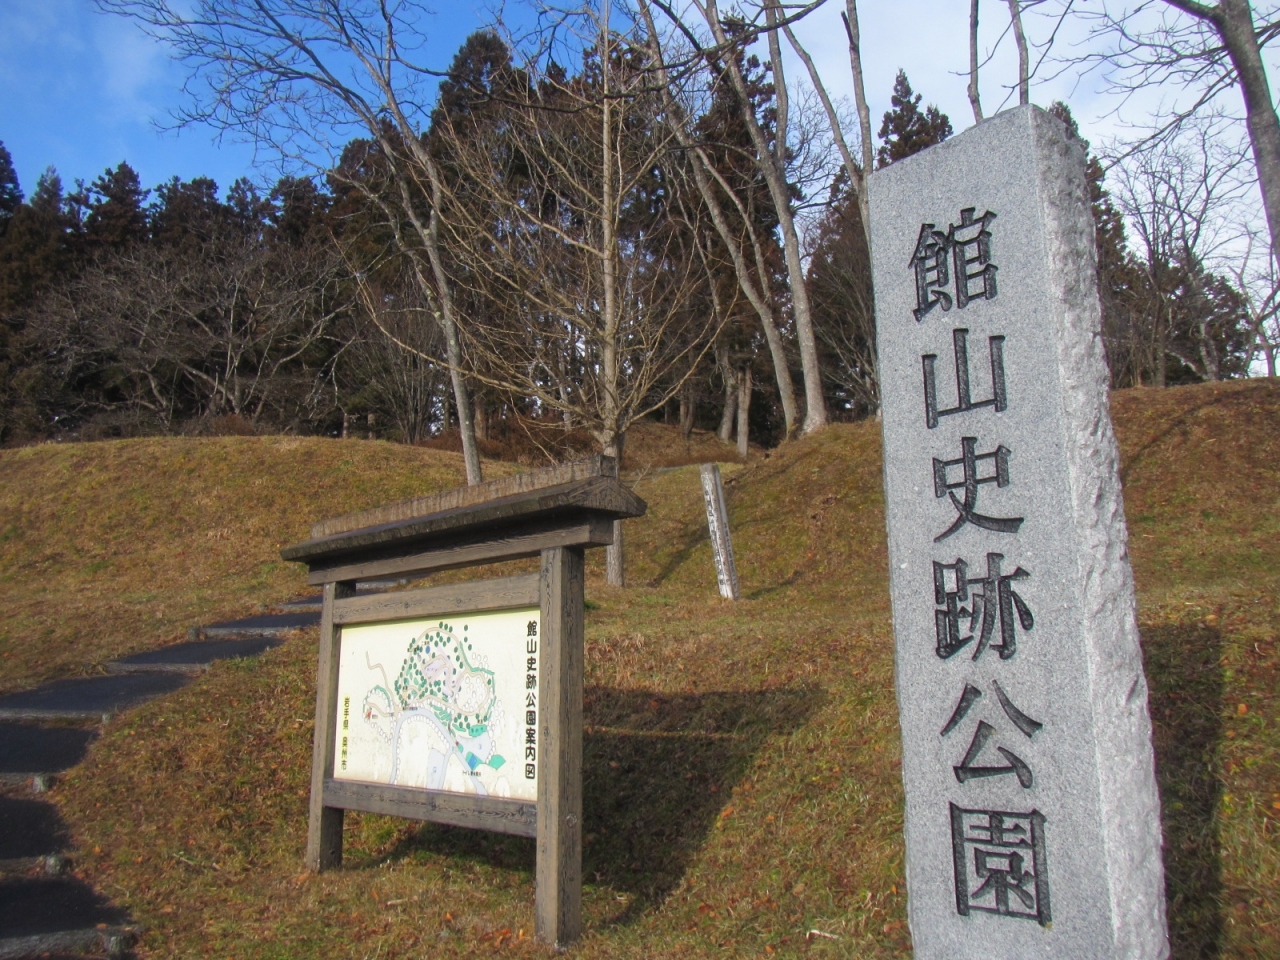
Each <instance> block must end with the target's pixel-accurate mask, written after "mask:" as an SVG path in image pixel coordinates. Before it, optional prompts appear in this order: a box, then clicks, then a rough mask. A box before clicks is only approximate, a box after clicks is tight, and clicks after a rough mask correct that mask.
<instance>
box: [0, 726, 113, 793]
mask: <svg viewBox="0 0 1280 960" xmlns="http://www.w3.org/2000/svg"><path fill="white" fill-rule="evenodd" d="M95 736H97V733H96V732H95V731H94V730H91V729H87V728H84V727H66V726H60V727H51V726H39V725H37V724H34V723H0V785H12V786H18V785H32V783H33V781H36V780H38V781H40V782H39V783H37V784H35V786H36V787H37V789H40V790H43V789H47V788H48V785H49V780H50V779H51V778H52V777H53V775H55V774H58V773H61V772H62V771H63V770H66V769H69V768H70V767H74V766H75V765H76V764H77V763H79V762H80V761H81V760H83V759H84V754H85V751H86V750H87V749H88V748H89V742H90V741H91V740H93V738H94V737H95Z"/></svg>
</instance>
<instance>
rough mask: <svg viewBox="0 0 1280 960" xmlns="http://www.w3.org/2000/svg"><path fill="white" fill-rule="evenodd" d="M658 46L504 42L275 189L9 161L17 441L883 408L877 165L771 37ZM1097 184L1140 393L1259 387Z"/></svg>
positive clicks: (746, 425) (901, 137) (587, 426)
mask: <svg viewBox="0 0 1280 960" xmlns="http://www.w3.org/2000/svg"><path fill="white" fill-rule="evenodd" d="M642 27H643V25H642V24H641V25H638V27H637V29H636V31H635V32H633V33H630V34H620V33H616V32H614V31H612V30H600V31H599V32H598V34H597V35H596V37H595V38H594V40H593V42H591V43H587V44H585V45H584V47H583V50H584V52H582V53H580V61H579V62H577V63H576V64H575V66H574V68H573V69H569V68H567V67H564V66H559V65H557V64H556V63H554V62H551V63H550V65H549V66H548V67H546V68H545V69H543V70H540V71H536V72H535V71H533V70H532V69H531V68H528V67H522V66H520V65H518V64H516V63H515V62H514V60H513V57H512V51H511V50H510V49H508V48H507V46H506V45H505V44H504V43H503V42H502V41H501V40H500V39H499V38H498V36H497V35H496V34H495V33H492V32H489V31H484V32H480V33H477V34H475V35H473V36H472V37H470V38H469V39H468V40H467V41H466V43H465V44H464V45H463V47H462V48H461V49H460V50H459V51H458V53H457V55H456V57H455V58H454V61H453V64H452V66H451V68H450V71H449V73H448V77H447V79H446V80H444V81H443V82H442V83H441V84H440V87H439V91H438V97H437V99H436V101H435V106H434V108H433V109H432V110H431V112H430V114H429V117H428V118H427V120H426V122H425V123H423V124H422V125H421V127H419V126H418V125H416V124H415V121H414V119H413V118H412V117H411V116H409V115H407V114H406V113H404V112H402V111H401V107H402V106H403V105H402V104H400V103H398V102H395V101H392V102H391V104H390V106H389V107H386V108H384V109H383V110H382V111H380V112H379V113H378V114H377V115H376V116H374V117H371V118H368V124H367V126H368V129H369V133H370V135H369V136H368V137H363V138H358V139H355V140H352V141H351V142H350V143H349V144H348V145H347V147H346V149H345V150H344V151H343V153H342V157H341V161H340V162H339V163H338V164H336V165H335V166H334V167H333V168H332V169H329V170H327V171H324V172H323V174H321V175H317V176H316V177H315V178H306V177H285V178H283V179H281V180H279V181H278V182H277V183H276V184H275V185H274V186H273V187H271V188H270V189H269V190H263V191H260V190H259V189H258V188H257V187H255V185H254V184H253V183H251V182H250V181H249V180H247V179H242V180H239V181H237V182H236V183H234V184H233V185H231V187H230V188H229V189H228V190H226V191H225V193H223V194H220V193H219V189H218V186H217V185H216V184H215V183H214V182H213V181H212V180H209V179H206V178H197V179H194V180H191V181H181V180H179V179H176V178H175V179H173V180H171V181H169V182H167V183H164V184H161V185H159V186H157V187H155V188H154V189H150V190H148V189H144V188H143V187H142V185H141V184H140V183H139V180H138V176H137V174H136V173H135V172H134V171H133V170H132V169H131V168H130V167H129V166H128V164H126V163H121V164H120V165H119V166H118V167H116V168H115V169H114V170H110V171H107V172H105V173H104V174H103V175H102V176H100V177H99V178H98V179H96V180H94V181H93V182H92V183H90V184H87V185H86V184H83V183H78V184H76V185H75V187H74V189H72V190H70V191H67V190H66V189H65V188H64V186H63V184H62V183H61V181H60V180H59V178H58V176H57V174H56V173H55V172H53V171H52V170H50V171H48V172H46V174H45V175H44V176H42V177H41V178H40V180H39V182H38V183H37V184H36V185H35V187H34V189H33V191H32V192H31V195H30V196H29V197H25V196H24V193H23V192H22V190H21V188H20V185H19V183H18V181H17V177H16V175H15V173H14V169H13V165H12V162H11V158H10V157H9V155H8V153H7V152H6V151H5V150H4V149H3V146H2V145H0V321H2V322H0V442H2V443H6V444H13V443H21V442H27V441H31V440H35V439H41V438H49V437H75V438H98V437H109V436H124V435H135V434H141V433H171V432H200V431H219V432H227V431H293V432H303V433H327V434H336V433H339V432H340V431H342V430H343V429H344V425H345V424H346V423H347V422H349V421H350V419H351V418H352V417H358V418H359V419H360V421H361V430H362V432H364V431H366V430H370V429H371V430H373V431H374V432H376V433H377V434H378V435H379V436H384V437H388V438H392V439H396V440H400V441H404V442H411V443H412V442H420V441H423V440H425V439H427V438H429V437H434V436H439V435H441V434H444V433H447V432H449V431H451V430H458V431H459V434H460V436H461V439H462V443H463V446H464V448H465V447H466V446H467V440H468V436H470V437H471V438H473V439H472V441H471V443H472V446H473V447H474V444H475V442H476V441H477V440H478V441H479V442H481V443H483V442H484V441H485V440H486V439H488V438H491V437H499V436H503V435H513V434H515V433H521V434H522V435H524V436H525V437H526V438H529V440H530V442H532V443H533V444H534V445H535V446H539V445H541V446H543V447H546V448H547V449H548V451H549V452H554V449H553V448H555V447H556V444H558V443H559V444H561V445H563V443H564V442H565V441H564V438H565V437H586V438H589V439H588V440H587V442H590V443H593V444H594V445H596V446H597V447H599V448H601V449H604V450H606V451H607V452H614V453H616V452H618V451H619V450H620V449H621V446H622V443H623V440H624V438H625V434H626V429H627V426H628V425H629V424H630V423H632V422H634V421H635V420H636V419H638V418H641V417H660V418H663V419H665V420H667V421H668V422H671V423H674V424H678V425H679V426H680V427H681V429H682V430H683V431H684V432H685V433H686V434H687V433H688V432H689V431H690V430H692V429H693V428H694V427H695V426H696V427H701V428H704V429H714V430H716V431H718V432H719V434H720V435H721V437H722V438H724V439H725V440H730V439H732V438H733V437H734V436H737V437H738V439H739V443H740V444H743V445H745V443H746V440H747V439H748V437H749V438H750V439H751V440H752V441H753V442H760V443H765V444H772V443H776V442H778V441H779V440H781V439H782V438H784V437H786V436H787V435H788V434H791V433H794V432H796V431H798V430H800V429H811V428H813V427H815V426H820V425H821V424H822V423H824V422H826V421H827V420H828V419H856V418H860V417H866V416H870V415H874V413H875V412H876V410H877V408H878V382H877V381H878V377H877V369H876V361H875V350H874V306H873V301H872V292H871V282H870V275H869V255H868V249H867V240H866V232H865V229H864V223H863V215H864V214H863V210H864V208H863V204H862V198H861V196H860V193H859V189H858V187H859V186H860V184H861V180H862V173H863V170H864V169H865V168H866V167H867V165H868V164H869V163H870V162H871V161H870V160H869V159H868V158H869V157H870V153H869V152H868V151H864V152H863V155H862V156H863V160H862V163H861V164H859V163H858V161H857V159H855V158H854V156H853V153H852V151H851V150H849V149H848V148H845V147H844V146H843V141H841V143H840V144H839V146H840V147H841V149H840V150H837V148H836V147H837V145H835V144H833V143H832V141H831V139H830V138H829V137H825V138H824V136H822V135H820V134H819V133H817V132H815V131H818V130H819V129H820V127H821V124H820V123H818V122H816V121H815V120H814V118H813V117H808V116H806V115H805V113H804V110H805V109H809V110H813V111H817V110H820V109H821V107H819V106H816V105H815V104H812V103H810V104H807V105H805V104H801V103H796V102H789V101H788V99H787V98H780V97H779V89H780V87H779V86H777V85H775V83H776V80H777V74H778V71H779V70H780V62H781V61H780V60H778V59H774V60H772V61H771V62H763V63H762V62H761V61H759V60H757V59H756V58H755V57H752V56H749V55H748V54H747V53H746V52H745V49H744V48H745V46H746V45H747V43H748V42H749V40H750V39H752V37H751V36H750V34H749V31H748V30H747V29H746V26H745V25H741V24H734V23H733V22H726V23H724V24H719V25H718V27H717V29H721V30H727V31H728V34H729V35H728V37H727V39H726V40H725V41H724V42H723V43H721V44H720V46H719V47H717V48H716V50H715V51H713V52H712V53H704V55H702V56H701V57H700V58H691V59H689V60H686V61H683V62H684V63H685V64H686V67H688V65H689V64H693V65H694V67H696V69H694V68H693V67H690V68H688V69H683V70H677V69H676V68H675V67H672V66H668V64H671V63H679V62H682V61H680V58H679V57H678V56H675V55H673V54H670V53H669V52H662V51H659V52H655V47H654V44H653V43H652V34H648V33H646V32H645V30H644V29H642ZM735 31H738V33H735ZM738 34H741V37H740V39H741V42H736V41H735V38H736V37H738ZM658 53H661V54H662V55H661V56H659V55H658ZM267 79H268V80H269V79H270V78H269V77H268V78H267ZM782 89H785V87H782ZM330 92H331V93H332V92H333V91H330ZM339 93H340V91H339ZM921 100H922V98H921V96H920V95H918V94H916V93H914V91H912V90H911V87H910V84H909V83H908V81H907V78H906V76H905V74H902V73H899V75H898V78H897V82H896V83H895V87H894V91H893V98H892V108H891V110H890V111H888V112H887V113H886V114H885V116H884V118H883V123H882V126H881V127H880V131H879V140H880V144H879V149H878V151H877V154H876V157H875V160H874V163H875V164H876V165H881V166H882V165H884V164H887V163H891V162H894V161H896V160H899V159H901V158H903V157H905V156H908V155H910V154H911V153H914V152H917V151H918V150H921V149H924V148H925V147H927V146H930V145H932V144H934V143H937V142H940V141H941V140H943V139H945V138H946V137H948V136H950V134H951V124H950V121H949V119H948V118H947V117H946V116H945V115H943V114H941V113H940V112H939V111H938V110H937V109H936V108H933V107H927V108H922V107H921ZM353 109H354V108H353ZM1053 109H1054V112H1056V113H1057V114H1058V115H1059V116H1060V117H1061V118H1062V119H1063V120H1064V121H1065V122H1067V123H1068V125H1069V126H1071V127H1072V129H1073V130H1074V123H1073V121H1072V119H1071V117H1070V114H1069V112H1068V111H1067V109H1066V108H1065V106H1062V105H1060V104H1057V105H1055V106H1054V108H1053ZM842 156H843V160H842V159H841V157H842ZM832 158H835V159H834V160H833V159H832ZM1089 175H1090V181H1091V185H1092V189H1093V200H1094V214H1095V219H1096V221H1097V226H1098V242H1099V257H1100V263H1099V271H1100V277H1099V279H1100V289H1101V290H1102V293H1103V307H1104V327H1105V330H1104V332H1105V339H1106V346H1107V352H1108V358H1109V361H1110V364H1111V370H1112V377H1113V383H1114V385H1115V386H1129V385H1134V384H1156V385H1164V384H1171V383H1180V382H1188V381H1191V380H1204V379H1219V378H1223V377H1230V376H1239V375H1242V374H1244V373H1245V371H1246V368H1247V365H1248V363H1249V361H1250V357H1251V356H1252V351H1253V350H1254V348H1255V347H1254V344H1255V340H1256V331H1255V330H1254V329H1253V328H1252V327H1251V319H1250V315H1249V310H1248V308H1247V303H1246V302H1245V299H1244V297H1243V296H1242V295H1241V294H1240V292H1239V291H1238V290H1237V289H1236V288H1234V287H1233V286H1232V284H1231V283H1230V282H1229V281H1228V279H1227V278H1224V277H1222V276H1218V275H1216V274H1214V273H1212V272H1209V271H1207V270H1206V269H1205V268H1204V267H1203V265H1202V263H1201V262H1200V260H1199V259H1198V257H1197V256H1196V254H1195V251H1194V249H1193V248H1191V247H1188V246H1187V245H1186V244H1185V243H1184V244H1181V245H1180V244H1179V243H1178V238H1177V236H1176V234H1175V232H1174V230H1173V227H1170V228H1169V230H1168V231H1167V236H1164V237H1163V238H1162V237H1161V236H1158V235H1157V234H1159V232H1160V229H1161V228H1160V223H1159V218H1158V217H1152V218H1151V221H1150V223H1151V232H1152V236H1147V234H1145V233H1144V235H1143V240H1144V243H1143V244H1141V245H1140V247H1139V251H1140V252H1135V251H1134V250H1133V249H1131V248H1130V245H1129V243H1128V242H1127V239H1126V227H1125V218H1124V217H1122V216H1121V213H1120V211H1119V210H1118V208H1117V205H1116V203H1115V202H1114V201H1113V199H1112V197H1111V196H1109V195H1108V193H1107V190H1106V189H1105V184H1104V178H1103V172H1102V167H1101V165H1100V164H1099V163H1098V161H1097V159H1096V158H1095V159H1091V160H1090V167H1089ZM1126 212H1129V213H1130V220H1131V222H1132V212H1131V211H1126ZM1138 222H1139V223H1141V222H1142V221H1138ZM370 415H372V417H371V416H370ZM370 423H372V427H371V426H370ZM472 452H474V449H473V450H472ZM476 473H477V475H478V468H477V471H476Z"/></svg>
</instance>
